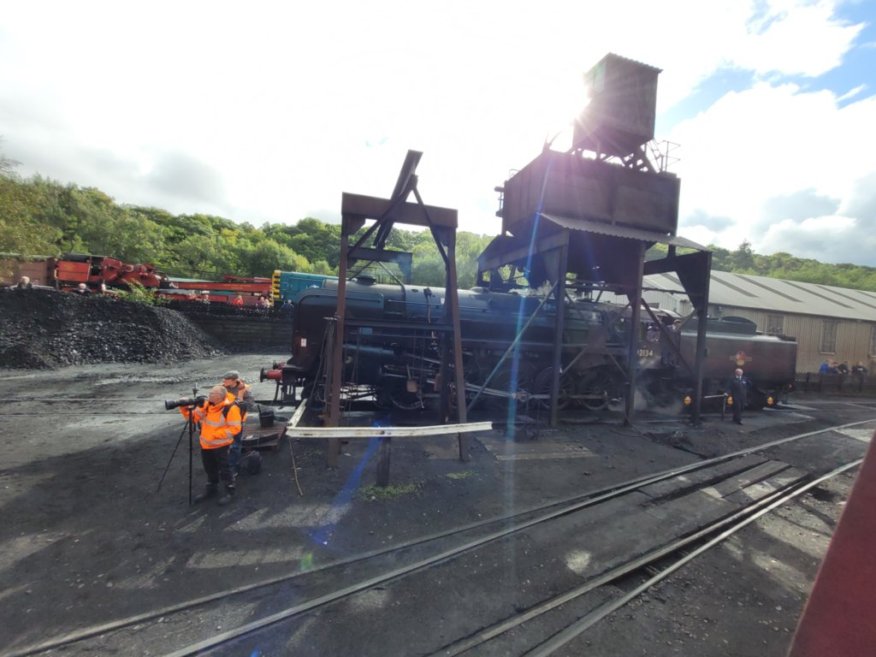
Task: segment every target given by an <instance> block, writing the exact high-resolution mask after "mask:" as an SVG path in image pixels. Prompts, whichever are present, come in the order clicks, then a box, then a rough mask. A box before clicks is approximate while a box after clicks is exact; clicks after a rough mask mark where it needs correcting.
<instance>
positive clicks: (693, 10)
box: [0, 0, 876, 266]
mask: <svg viewBox="0 0 876 657" xmlns="http://www.w3.org/2000/svg"><path fill="white" fill-rule="evenodd" d="M874 22H876V2H872V1H869V2H868V1H866V0H845V1H838V0H837V1H814V2H811V1H802V0H758V1H752V2H748V1H746V0H677V1H675V0H664V1H663V2H653V0H648V1H643V2H638V1H633V0H612V1H611V2H608V1H602V2H592V1H589V0H578V1H576V2H566V1H557V0H540V1H539V2H532V1H531V0H529V1H528V2H517V1H516V0H503V1H501V2H498V1H496V2H494V1H492V0H480V1H478V0H461V1H457V0H442V1H441V2H432V1H429V0H421V1H420V2H410V0H408V1H404V0H401V1H394V0H370V1H369V2H354V1H342V0H323V1H321V2H318V3H308V6H302V3H297V2H294V3H293V2H279V1H277V2H266V1H259V0H251V1H250V2H247V3H243V2H239V1H238V2H223V1H221V0H214V1H212V2H200V1H195V0H175V1H174V2H164V1H162V0H150V1H149V2H141V1H140V0H124V1H118V0H115V1H113V2H94V1H89V0H77V1H76V2H69V1H64V2H48V1H41V0H28V2H20V1H18V2H12V1H11V0H0V138H2V140H3V141H2V143H0V149H2V152H3V154H5V155H6V156H7V157H10V158H12V159H15V160H17V161H18V162H20V165H19V167H18V173H19V174H21V175H23V176H29V175H31V174H34V173H39V174H40V175H43V176H46V177H49V178H52V179H55V180H59V181H61V182H64V183H74V184H77V185H80V186H84V187H98V188H100V189H101V190H103V191H104V192H106V193H108V194H109V195H111V196H112V197H113V198H115V199H116V201H118V202H119V203H131V204H137V205H147V206H153V207H160V208H164V209H167V210H169V211H170V212H173V213H196V212H203V213H210V214H216V215H220V216H224V217H227V218H230V219H233V220H235V221H238V222H244V221H245V222H249V223H251V224H253V225H256V226H260V225H262V224H263V223H265V222H271V223H295V222H296V221H298V220H299V219H301V218H304V217H307V216H311V217H316V218H319V219H322V220H324V221H338V220H339V218H340V204H341V194H342V192H353V193H359V194H368V195H372V196H383V197H385V196H388V195H389V194H390V193H391V191H392V188H393V186H394V184H395V180H396V177H397V175H398V171H399V168H400V166H401V164H402V161H403V160H404V156H405V153H406V152H407V151H408V150H409V149H413V150H419V151H422V152H423V157H422V160H421V163H420V165H419V168H418V170H417V173H418V175H419V190H420V193H421V194H422V197H423V200H424V201H425V202H426V203H429V204H430V205H438V206H444V207H450V208H456V209H458V211H459V222H460V228H461V229H463V230H469V231H472V232H476V233H480V234H486V235H494V234H498V233H499V232H500V230H501V221H500V219H498V218H497V217H496V216H495V213H496V210H497V208H498V195H497V193H496V192H495V191H494V188H495V187H496V186H497V185H501V184H502V183H503V182H504V181H505V180H506V179H507V178H508V177H509V176H510V175H511V174H512V172H513V171H515V170H518V169H520V168H522V167H523V166H525V165H526V164H527V163H528V162H529V161H530V160H531V159H533V158H534V157H536V156H537V155H538V154H539V153H540V152H541V149H542V147H543V145H544V143H545V141H546V140H547V139H550V138H551V137H553V136H554V135H556V134H558V133H559V134H564V131H568V130H569V126H570V123H571V120H572V118H573V117H574V116H576V115H577V114H578V113H579V112H580V110H581V108H582V107H583V103H584V102H585V89H584V83H583V74H584V72H585V71H587V70H588V69H589V68H590V67H591V66H593V65H594V64H595V63H596V62H597V61H598V60H599V59H601V58H602V57H603V56H604V55H605V54H606V53H608V52H613V53H616V54H618V55H621V56H624V57H628V58H631V59H635V60H638V61H640V62H643V63H646V64H649V65H652V66H655V67H658V68H660V69H661V70H662V73H661V74H660V77H659V88H658V98H657V125H656V137H657V139H665V140H668V141H670V142H672V143H673V144H676V145H677V146H675V147H674V150H673V155H674V156H675V157H677V158H678V160H677V161H676V162H675V163H674V164H673V165H672V166H671V168H670V170H671V171H672V172H673V173H675V174H677V175H678V176H679V177H680V178H681V205H680V211H679V230H678V233H679V234H680V235H683V236H685V237H687V238H689V239H692V240H694V241H697V242H699V243H701V244H715V245H717V246H721V247H724V248H728V249H735V248H737V247H738V246H739V244H740V243H741V242H742V241H743V240H747V241H749V242H750V243H751V245H752V248H753V249H754V250H755V251H756V252H758V253H775V252H778V251H784V252H787V253H791V254H793V255H796V256H800V257H809V258H817V259H819V260H822V261H824V262H851V263H855V264H862V265H871V266H876V230H874V229H873V228H874V226H876V26H874ZM560 142H561V140H560V141H558V142H557V143H560Z"/></svg>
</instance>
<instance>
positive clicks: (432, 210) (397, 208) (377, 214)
mask: <svg viewBox="0 0 876 657" xmlns="http://www.w3.org/2000/svg"><path fill="white" fill-rule="evenodd" d="M393 206H394V207H393ZM425 208H426V210H427V212H428V217H429V218H428V219H427V218H426V217H425V216H424V215H423V208H421V207H420V205H419V204H418V203H408V202H404V203H397V204H393V202H392V201H391V200H387V199H383V198H377V197H376V196H365V195H363V194H350V193H347V192H344V193H343V197H342V199H341V215H342V216H343V218H344V219H345V220H350V221H355V220H361V221H365V220H366V219H385V220H390V221H394V222H397V223H402V224H411V225H413V226H423V227H424V228H428V227H429V223H430V221H431V224H432V225H433V226H441V227H444V228H452V229H454V230H455V229H456V227H457V223H458V221H457V216H458V214H457V212H456V210H452V209H450V208H441V207H437V206H434V205H427V206H425Z"/></svg>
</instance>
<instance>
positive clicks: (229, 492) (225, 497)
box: [216, 486, 234, 506]
mask: <svg viewBox="0 0 876 657" xmlns="http://www.w3.org/2000/svg"><path fill="white" fill-rule="evenodd" d="M233 496H234V488H233V487H232V486H226V487H225V490H224V491H222V495H221V496H220V497H219V499H218V500H217V501H216V503H217V504H218V505H219V506H225V505H226V504H228V503H229V502H231V498H232V497H233Z"/></svg>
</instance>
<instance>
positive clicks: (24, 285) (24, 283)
mask: <svg viewBox="0 0 876 657" xmlns="http://www.w3.org/2000/svg"><path fill="white" fill-rule="evenodd" d="M15 287H16V288H17V289H19V290H29V289H30V288H32V287H33V284H32V283H31V282H30V276H22V277H21V278H20V279H18V285H16V286H15Z"/></svg>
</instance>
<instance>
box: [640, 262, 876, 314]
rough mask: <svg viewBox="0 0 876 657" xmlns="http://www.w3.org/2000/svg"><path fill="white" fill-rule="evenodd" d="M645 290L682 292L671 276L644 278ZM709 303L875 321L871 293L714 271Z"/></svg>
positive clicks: (874, 297)
mask: <svg viewBox="0 0 876 657" xmlns="http://www.w3.org/2000/svg"><path fill="white" fill-rule="evenodd" d="M645 287H646V288H652V289H656V290H663V291H667V292H668V291H675V292H679V291H682V287H681V284H680V283H679V281H678V278H677V277H676V276H675V275H673V274H653V275H650V276H646V277H645ZM709 304H710V305H712V306H716V305H717V306H734V307H737V308H749V309H751V310H760V311H768V312H773V313H793V314H797V315H815V316H818V317H831V318H836V319H858V320H863V321H870V322H876V293H874V292H865V291H863V290H851V289H848V288H844V287H833V286H830V285H820V284H817V283H799V282H797V281H786V280H781V279H777V278H767V277H766V276H750V275H748V274H730V273H728V272H723V271H714V270H712V279H711V286H710V288H709Z"/></svg>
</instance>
